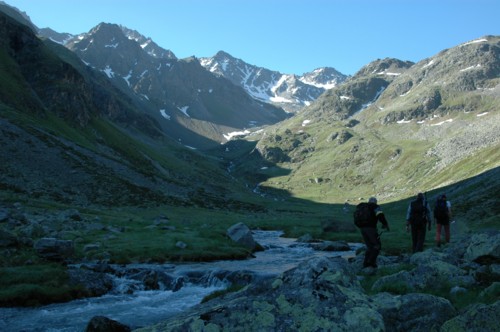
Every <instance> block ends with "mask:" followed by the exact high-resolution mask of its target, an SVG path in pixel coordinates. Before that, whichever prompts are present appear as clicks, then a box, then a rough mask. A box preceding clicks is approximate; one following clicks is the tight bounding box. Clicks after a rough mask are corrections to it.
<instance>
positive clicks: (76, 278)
mask: <svg viewBox="0 0 500 332" xmlns="http://www.w3.org/2000/svg"><path fill="white" fill-rule="evenodd" d="M68 276H69V284H70V285H72V286H80V287H83V289H84V292H85V293H86V295H87V296H102V295H104V294H106V293H108V292H109V291H110V290H111V289H112V288H113V280H112V279H111V277H110V276H109V275H107V274H105V273H102V272H94V271H90V270H86V269H69V270H68Z"/></svg>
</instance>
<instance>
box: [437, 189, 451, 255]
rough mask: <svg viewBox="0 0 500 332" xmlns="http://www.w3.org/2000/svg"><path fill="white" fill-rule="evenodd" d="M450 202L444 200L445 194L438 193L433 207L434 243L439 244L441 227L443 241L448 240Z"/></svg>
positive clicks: (447, 241)
mask: <svg viewBox="0 0 500 332" xmlns="http://www.w3.org/2000/svg"><path fill="white" fill-rule="evenodd" d="M450 219H451V203H450V201H447V200H446V194H442V195H440V196H439V197H438V198H437V200H436V205H435V207H434V222H435V223H436V245H437V246H438V247H440V246H441V229H442V228H444V238H445V242H446V243H449V242H450Z"/></svg>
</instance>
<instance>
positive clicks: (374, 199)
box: [368, 197, 377, 203]
mask: <svg viewBox="0 0 500 332" xmlns="http://www.w3.org/2000/svg"><path fill="white" fill-rule="evenodd" d="M368 203H377V199H376V198H375V197H370V199H369V200H368Z"/></svg>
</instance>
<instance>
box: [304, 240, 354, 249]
mask: <svg viewBox="0 0 500 332" xmlns="http://www.w3.org/2000/svg"><path fill="white" fill-rule="evenodd" d="M312 247H313V248H314V250H319V251H349V250H351V247H349V244H347V242H345V241H324V242H321V243H315V244H313V245H312Z"/></svg>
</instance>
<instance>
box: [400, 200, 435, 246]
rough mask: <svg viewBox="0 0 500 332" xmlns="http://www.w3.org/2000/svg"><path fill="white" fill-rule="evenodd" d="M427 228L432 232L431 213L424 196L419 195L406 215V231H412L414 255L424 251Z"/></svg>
mask: <svg viewBox="0 0 500 332" xmlns="http://www.w3.org/2000/svg"><path fill="white" fill-rule="evenodd" d="M426 228H428V229H429V231H430V230H431V211H430V209H429V204H427V199H425V197H424V194H422V193H419V194H418V195H417V198H416V199H415V200H413V201H412V202H411V203H410V205H409V206H408V211H407V213H406V231H409V230H410V229H411V242H412V251H413V253H416V252H418V251H423V250H424V242H425V233H426Z"/></svg>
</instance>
